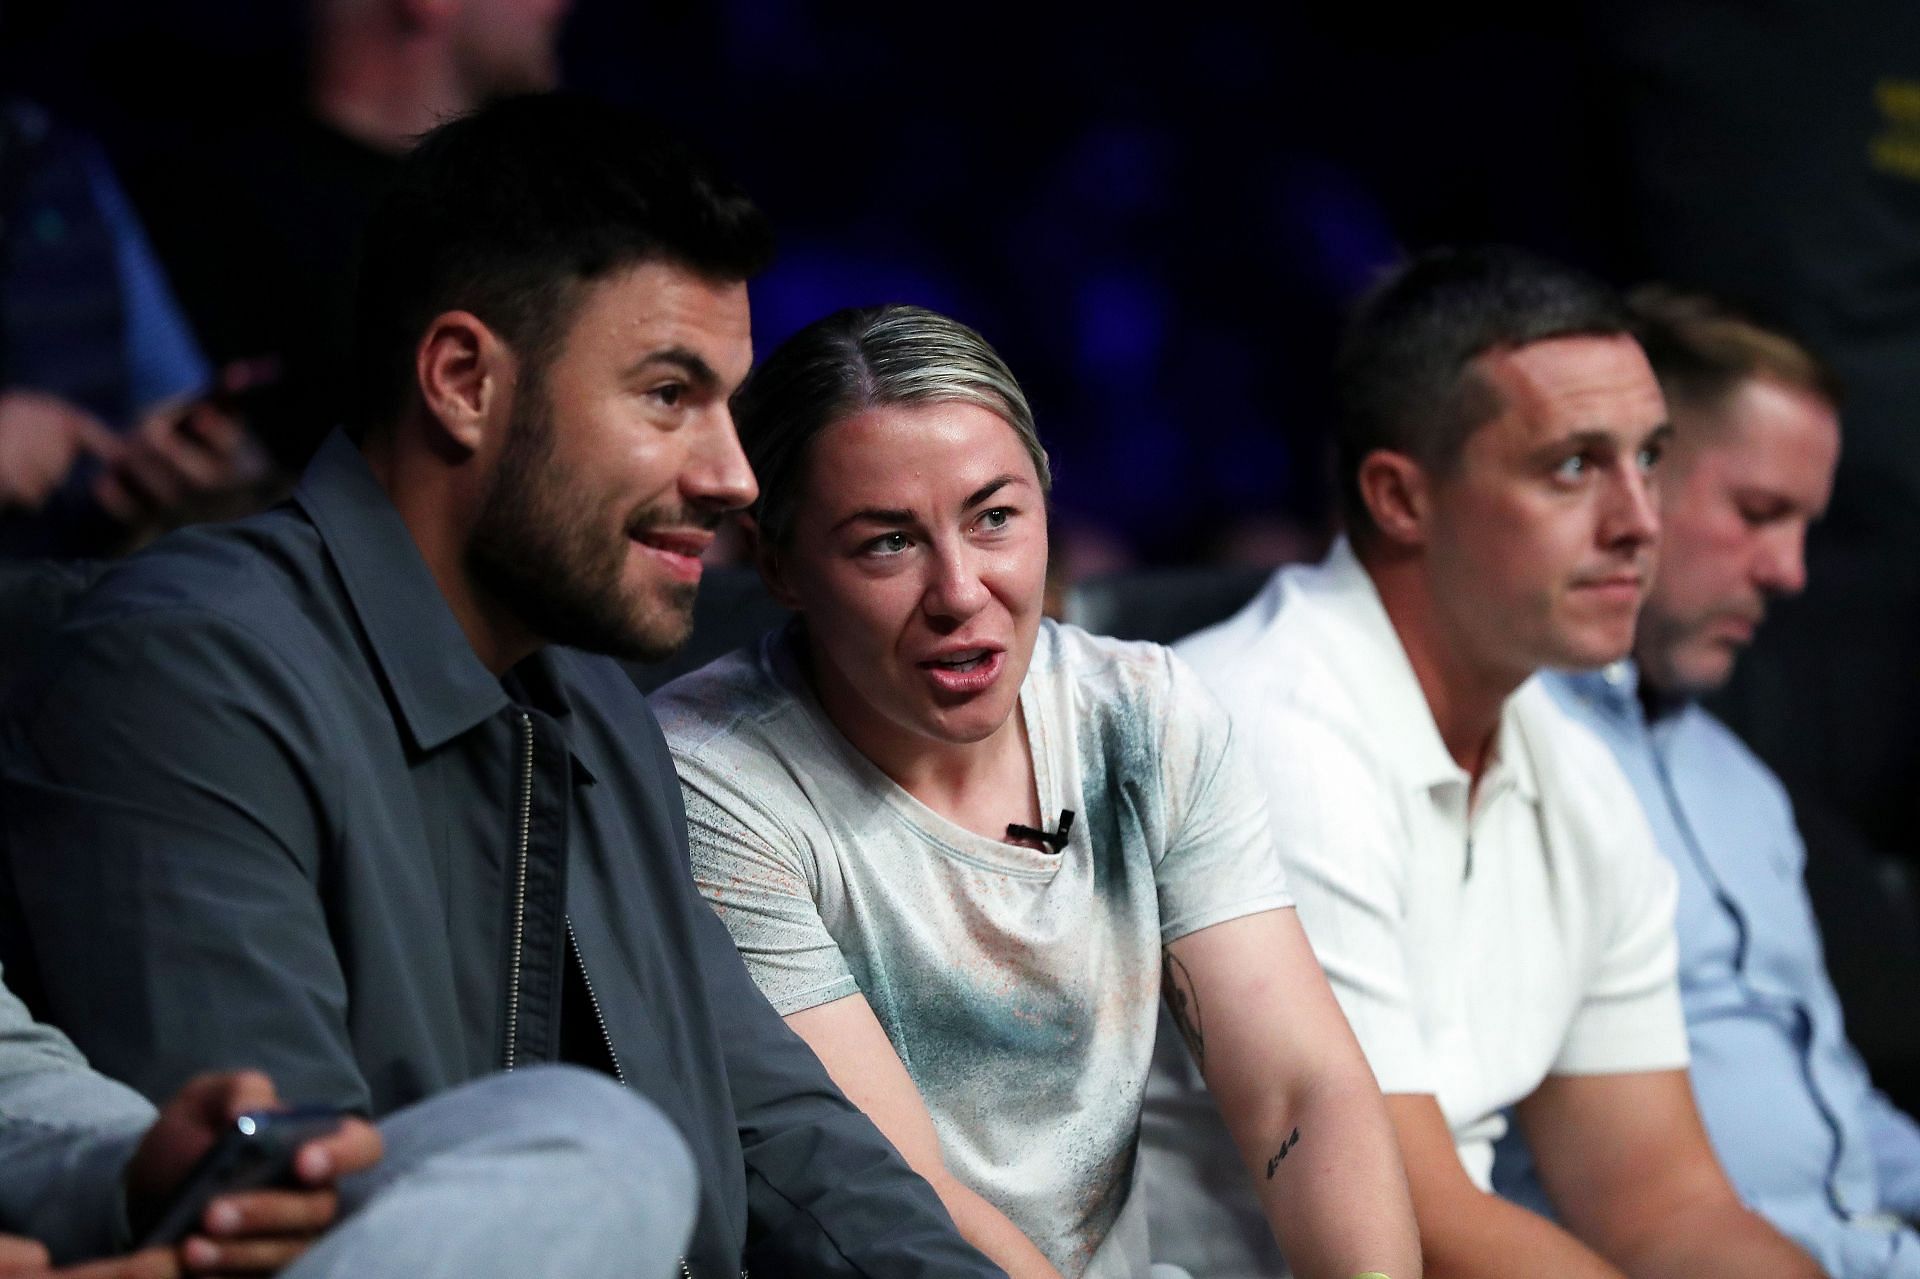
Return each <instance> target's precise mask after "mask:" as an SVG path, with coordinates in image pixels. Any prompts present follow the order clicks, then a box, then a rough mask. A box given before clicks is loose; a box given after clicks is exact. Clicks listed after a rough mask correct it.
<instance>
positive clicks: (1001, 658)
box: [655, 306, 1420, 1279]
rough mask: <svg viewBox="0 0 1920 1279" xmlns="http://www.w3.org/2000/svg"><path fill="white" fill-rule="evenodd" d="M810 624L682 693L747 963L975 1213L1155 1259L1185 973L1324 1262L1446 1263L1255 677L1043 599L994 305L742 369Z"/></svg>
mask: <svg viewBox="0 0 1920 1279" xmlns="http://www.w3.org/2000/svg"><path fill="white" fill-rule="evenodd" d="M735 414H736V418H737V420H738V423H739V427H740V433H741V439H742V443H743V444H744V445H745V448H746V450H747V454H748V457H749V459H750V461H751V462H752V463H753V467H754V470H755V472H756V474H757V476H758V478H759V482H760V486H761V491H760V499H759V502H758V503H757V504H756V505H755V507H754V508H753V518H754V533H755V540H756V544H757V552H756V553H757V559H758V563H759V565H760V569H761V571H762V573H763V575H764V576H765V578H766V580H767V583H768V585H769V586H770V588H771V589H772V591H773V593H774V594H775V596H776V597H777V598H778V599H779V600H780V601H781V602H782V603H784V604H786V605H788V606H789V607H791V608H792V609H793V610H794V612H795V614H796V618H795V620H794V622H793V623H792V624H790V625H789V626H787V627H785V628H783V629H782V630H779V631H776V632H774V633H773V634H771V635H769V636H767V637H766V638H765V639H764V640H763V641H761V642H760V643H759V644H757V645H753V646H750V647H749V648H746V649H743V650H741V651H739V652H737V653H734V654H733V655H731V656H729V657H727V658H723V659H722V660H721V661H719V662H716V663H714V664H713V665H711V666H708V667H706V668H705V669H703V670H700V671H697V672H695V673H693V674H692V675H689V676H686V677H684V678H683V679H681V680H679V681H676V682H675V683H674V684H672V685H669V686H668V688H667V689H666V690H664V691H663V693H662V694H661V695H659V696H658V697H656V699H655V704H656V707H657V710H658V712H659V716H660V719H661V722H662V725H663V726H664V728H665V729H666V732H667V737H668V741H669V743H670V744H671V746H672V748H673V751H674V756H675V762H676V764H677V765H678V767H679V770H680V775H681V780H682V785H683V788H684V790H685V793H686V799H687V813H688V820H689V824H690V827H691V835H692V848H693V858H694V872H695V877H696V879H697V880H698V881H699V884H700V888H701V891H702V892H703V893H704V894H705V895H706V896H707V898H708V900H709V901H710V902H711V903H712V904H713V906H714V908H715V910H716V911H717V912H718V913H719V915H720V917H721V919H722V920H723V921H725V923H726V924H727V926H728V928H729V929H730V930H731V931H732V933H733V936H734V940H735V942H736V944H738V946H739V947H740V950H741V953H742V955H743V956H744V957H745V959H746V962H747V966H748V969H749V970H750V971H751V972H752V973H753V976H754V978H755V980H756V982H758V984H759V985H760V988H761V989H762V991H763V992H765V993H766V994H767V996H768V998H769V999H770V1000H771V1001H772V1002H773V1004H774V1006H775V1008H776V1009H778V1010H779V1011H780V1013H781V1014H782V1015H783V1016H785V1018H786V1019H787V1022H788V1024H789V1025H790V1026H792V1027H793V1029H794V1030H795V1031H796V1032H798V1033H799V1034H800V1035H801V1037H802V1038H804V1039H805V1040H806V1041H807V1042H808V1043H809V1044H810V1045H811V1046H812V1047H813V1049H814V1051H815V1052H816V1053H818V1054H819V1056H820V1059H821V1060H822V1061H823V1062H824V1063H825V1064H826V1067H827V1069H828V1071H829V1072H830V1073H831V1074H832V1076H833V1078H834V1080H835V1082H836V1083H838V1084H839V1085H840V1087H841V1088H843V1089H844V1090H845V1091H846V1093H847V1095H848V1096H849V1097H851V1098H852V1099H853V1101H854V1102H855V1103H856V1104H857V1105H859V1106H860V1107H861V1108H862V1109H863V1110H865V1111H866V1113H867V1114H868V1115H869V1116H871V1117H872V1118H873V1120H874V1122H875V1123H876V1124H878V1125H879V1127H880V1128H881V1129H882V1131H884V1132H885V1133H886V1134H887V1135H888V1137H889V1138H891V1139H892V1141H893V1142H894V1144H895V1145H896V1146H897V1147H898V1148H899V1150H900V1152H901V1153H902V1154H903V1155H904V1156H905V1157H906V1158H907V1160H908V1161H909V1162H910V1163H911V1164H912V1165H913V1166H914V1167H915V1168H916V1169H917V1170H918V1171H919V1172H920V1173H921V1174H922V1175H924V1176H925V1177H926V1178H927V1179H928V1180H929V1181H930V1182H931V1183H932V1184H933V1186H934V1188H935V1189H936V1190H937V1191H938V1192H939V1193H940V1196H941V1198H942V1199H943V1201H944V1202H945V1203H946V1205H947V1208H948V1209H949V1211H951V1213H952V1214H953V1217H954V1220H955V1221H956V1223H957V1224H958V1225H959V1227H960V1229H961V1231H962V1232H963V1233H964V1234H965V1235H966V1236H967V1237H968V1239H970V1240H971V1241H972V1242H973V1243H974V1244H975V1245H976V1246H978V1247H979V1248H981V1249H982V1250H983V1251H985V1252H986V1253H987V1254H988V1255H989V1256H991V1257H992V1258H993V1259H994V1260H996V1261H997V1262H998V1263H999V1264H1001V1265H1002V1266H1003V1267H1005V1268H1006V1270H1007V1271H1008V1273H1009V1274H1011V1275H1014V1276H1016V1277H1019V1279H1026V1277H1027V1276H1054V1275H1067V1276H1073V1277H1076V1279H1077V1277H1078V1276H1081V1275H1098V1276H1145V1275H1146V1273H1147V1271H1148V1269H1149V1261H1150V1246H1149V1242H1148V1240H1147V1237H1146V1225H1145V1216H1146V1214H1145V1209H1144V1205H1143V1204H1142V1203H1141V1201H1140V1196H1138V1195H1135V1194H1133V1180H1134V1178H1133V1169H1134V1155H1135V1146H1136V1144H1137V1140H1138V1128H1139V1116H1140V1103H1141V1096H1142V1092H1143V1089H1144V1087H1145V1082H1146V1078H1147V1067H1148V1060H1149V1058H1150V1056H1151V1055H1152V1051H1153V1045H1154V1034H1155V1026H1156V1020H1157V1018H1156V1010H1157V1008H1158V1006H1159V1004H1160V1002H1161V1000H1162V998H1163V997H1164V1000H1165V1003H1166V1005H1167V1007H1168V1009H1169V1011H1170V1012H1171V1014H1172V1017H1173V1020H1174V1022H1175V1023H1176V1024H1177V1025H1178V1027H1179V1030H1180V1033H1181V1034H1182V1035H1183V1036H1184V1038H1185V1040H1186V1043H1187V1046H1188V1048H1189V1050H1190V1051H1191V1052H1192V1054H1193V1056H1194V1058H1195V1059H1196V1061H1197V1062H1198V1064H1199V1066H1200V1067H1201V1070H1202V1072H1203V1074H1204V1076H1205V1078H1206V1081H1207V1084H1208V1086H1209V1087H1210V1089H1211V1090H1212V1092H1213V1094H1214V1096H1215V1097H1216V1098H1217V1099H1218V1101H1219V1104H1220V1108H1221V1111H1222V1113H1223V1114H1224V1116H1225V1117H1226V1119H1227V1122H1228V1126H1229V1127H1230V1128H1231V1130H1232V1131H1233V1133H1234V1136H1235V1138H1236V1141H1237V1144H1238V1146H1239V1149H1240V1154H1241V1158H1242V1161H1243V1162H1244V1163H1245V1165H1246V1168H1247V1171H1248V1172H1249V1174H1250V1175H1251V1176H1252V1178H1253V1180H1254V1184H1255V1186H1256V1188H1257V1189H1258V1191H1259V1195H1260V1199H1261V1202H1262V1205H1263V1207H1264V1209H1265V1212H1266V1215H1267V1217H1268V1220H1269V1221H1270V1222H1271V1223H1272V1225H1273V1228H1274V1231H1275V1234H1276V1236H1277V1237H1278V1238H1279V1240H1280V1241H1281V1244H1282V1247H1283V1249H1284V1251H1285V1253H1286V1255H1287V1257H1288V1259H1289V1261H1290V1262H1291V1264H1292V1266H1293V1269H1294V1272H1295V1273H1296V1274H1298V1275H1300V1276H1302V1279H1348V1277H1349V1276H1352V1275H1354V1274H1355V1273H1356V1272H1360V1271H1385V1272H1389V1273H1391V1274H1392V1275H1393V1276H1394V1277H1395V1279H1409V1277H1410V1276H1418V1275H1419V1273H1420V1260H1419V1249H1418V1243H1417V1240H1416V1238H1415V1234H1414V1227H1413V1217H1412V1211H1411V1208H1410V1205H1409V1201H1408V1196H1407V1189H1406V1181H1405V1177H1404V1175H1403V1173H1402V1171H1401V1167H1400V1163H1399V1157H1398V1155H1397V1153H1396V1151H1395V1147H1394V1142H1393V1135H1392V1132H1391V1130H1390V1128H1389V1126H1388V1123H1387V1119H1386V1114H1385V1110H1384V1108H1383V1103H1382V1101H1381V1098H1380V1094H1379V1091H1378V1089H1377V1088H1375V1086H1374V1084H1373V1079H1372V1076H1371V1074H1370V1073H1369V1072H1368V1070H1367V1067H1366V1064H1365V1062H1364V1060H1363V1059H1362V1058H1361V1055H1360V1052H1359V1049H1358V1047H1357V1046H1356V1044H1355V1042H1354V1039H1353V1035H1352V1033H1351V1032H1350V1031H1349V1029H1348V1028H1347V1025H1346V1023H1345V1021H1344V1020H1343V1019H1342V1017H1341V1014H1340V1012H1339V1009H1338V1007H1337V1005H1336V1004H1335V1003H1334V1000H1333V997H1332V995H1331V994H1330V993H1329V991H1328V988H1327V984H1326V981H1325V979H1324V977H1323V976H1322V974H1321V972H1320V970H1319V968H1318V966H1317V965H1316V963H1315V962H1314V959H1313V956H1312V954H1311V952H1310V951H1309V950H1308V948H1307V944H1306V941H1305V940H1304V938H1303V936H1302V934H1301V931H1300V928H1299V925H1298V924H1297V922H1296V921H1295V918H1294V912H1293V909H1292V900H1291V898H1290V897H1289V896H1288V894H1287V891H1286V886H1285V882H1284V879H1283V877H1282V875H1281V872H1280V869H1279V864H1278V861H1277V859H1276V857H1275V855H1274V851H1273V847H1272V838H1271V835H1270V833H1269V829H1268V822H1267V815H1266V809H1265V806H1264V801H1263V800H1262V798H1261V796H1260V794H1259V793H1258V790H1257V788H1256V786H1255V785H1254V784H1253V783H1252V780H1251V776H1250V774H1249V773H1248V771H1247V770H1246V767H1245V765H1244V764H1243V762H1242V761H1241V760H1240V758H1239V755H1238V754H1237V751H1236V748H1235V746H1234V744H1233V741H1232V739H1231V734H1230V731H1229V727H1228V720H1227V716H1226V714H1225V712H1224V710H1223V709H1222V708H1221V707H1220V706H1219V705H1218V703H1217V702H1215V701H1214V700H1213V698H1212V697H1211V696H1210V695H1209V694H1207V693H1206V692H1205V690H1204V689H1203V688H1202V686H1201V685H1200V682H1199V681H1198V680H1197V679H1196V678H1195V677H1194V676H1193V674H1192V673H1191V672H1190V671H1188V670H1187V669H1186V668H1185V667H1184V666H1182V665H1181V663H1180V662H1179V661H1178V660H1177V659H1175V658H1174V657H1173V656H1172V654H1171V653H1169V652H1168V651H1167V650H1166V649H1164V648H1162V647H1160V646H1158V645H1152V644H1135V643H1123V642H1120V641H1116V640H1111V639H1105V638H1100V637H1096V636H1092V635H1088V634H1086V633H1085V632H1083V631H1080V630H1078V629H1077V628H1074V627H1071V626H1064V625H1058V624H1056V623H1053V622H1051V621H1048V620H1046V619H1044V618H1043V617H1042V616H1041V602H1042V595H1043V592H1044V588H1045V578H1046V567H1047V491H1048V487H1049V483H1050V478H1049V475H1048V469H1047V458H1046V454H1045V452H1044V451H1043V450H1042V449H1041V447H1040V444H1039V441H1038V439H1037V437H1036V436H1035V433H1034V428H1033V419H1032V415H1031V412H1030V411H1029V409H1028V407H1027V403H1026V400H1025V397H1024V396H1023V395H1022V394H1021V391H1020V389H1019V387H1018V385H1017V384H1016V383H1015V382H1014V379H1013V377H1012V375H1011V374H1010V373H1009V372H1008V371H1007V369H1006V366H1005V365H1004V363H1002V362H1001V360H1000V358H999V357H998V355H996V354H995V353H994V352H993V350H992V348H990V347H989V346H988V345H987V344H986V342H985V341H983V340H982V339H981V338H980V337H979V335H977V334H975V333H974V332H973V331H972V330H970V329H968V328H966V327H965V326H963V325H961V324H959V323H957V322H955V321H953V320H950V319H947V318H946V317H944V316H940V315H937V314H934V313H933V312H930V311H925V310H921V309H919V308H915V307H904V306H895V307H885V308H879V309H876V310H868V311H846V312H840V313H838V314H836V315H833V316H830V317H828V318H827V319H824V320H822V321H819V322H818V323H816V324H814V325H812V326H810V327H809V328H807V329H804V330H802V331H801V332H800V333H799V334H797V335H795V336H794V337H793V338H792V339H790V340H789V341H788V342H787V343H786V344H784V345H783V346H782V347H781V348H780V349H779V350H778V351H776V352H775V353H774V354H773V355H772V356H771V357H770V358H769V359H768V360H767V362H766V363H765V365H764V366H762V367H761V368H760V369H759V370H758V371H757V372H756V373H755V374H754V375H753V376H752V378H751V379H750V380H749V381H748V383H747V385H746V386H745V387H744V388H743V389H742V391H741V393H740V395H739V396H738V397H737V399H736V403H735Z"/></svg>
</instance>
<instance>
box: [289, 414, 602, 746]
mask: <svg viewBox="0 0 1920 1279" xmlns="http://www.w3.org/2000/svg"><path fill="white" fill-rule="evenodd" d="M293 500H294V502H295V503H296V504H297V505H298V506H299V507H300V509H301V510H302V511H304V512H305V513H306V515H307V518H308V519H310V520H312V521H313V525H314V527H315V528H316V529H318V530H319V533H320V540H321V541H322V542H323V543H324V544H325V545H326V548H327V553H328V555H329V556H330V557H331V558H332V560H333V563H334V567H335V568H337V569H338V570H339V573H340V580H341V582H342V583H343V584H344V585H345V588H346V594H347V600H348V602H349V604H350V605H351V607H352V609H353V612H354V615H355V616H356V617H357V618H358V619H359V622H360V625H361V627H362V628H363V629H364V630H365V632H366V635H367V642H368V644H369V646H370V647H371V648H372V650H373V656H374V662H375V663H376V665H378V667H379V668H380V674H381V677H382V679H383V680H384V681H385V683H386V685H387V687H388V688H389V689H390V690H391V695H392V697H393V700H394V703H395V704H396V705H397V706H398V708H399V713H400V719H401V721H402V722H403V723H404V725H405V726H406V729H407V732H408V734H409V735H410V736H411V737H412V738H413V743H414V745H415V747H417V748H418V749H420V750H423V751H430V750H433V749H435V748H436V747H439V746H442V745H444V744H446V743H447V742H449V741H451V740H452V739H453V738H455V737H458V736H459V735H460V734H461V733H464V732H466V731H467V730H468V729H471V728H473V727H474V726H476V725H478V724H480V723H482V722H484V721H485V720H487V719H490V718H491V717H493V716H494V715H497V714H499V713H500V711H501V710H503V709H505V707H506V706H507V704H508V702H507V694H506V690H505V689H503V688H502V687H501V684H500V681H499V680H498V679H497V678H496V677H495V676H494V674H493V672H491V671H489V670H488V669H487V668H486V666H485V665H484V664H483V663H482V662H481V661H480V658H479V655H478V654H476V653H475V652H474V651H473V645H472V644H470V643H468V641H467V635H466V632H465V631H463V630H461V629H460V623H459V621H458V620H457V619H456V618H455V617H454V615H453V610H452V609H451V608H450V607H448V605H447V601H446V597H445V596H443V595H442V594H441V593H440V585H439V583H438V582H436V581H435V580H434V577H433V573H432V571H431V570H429V569H428V567H427V562H426V560H425V559H424V558H422V556H421V554H420V548H419V546H417V545H416V544H415V543H414V540H413V534H412V533H411V532H410V531H409V530H408V529H407V526H406V524H405V522H404V521H402V520H401V518H400V512H399V511H397V510H395V509H394V506H393V502H392V501H391V500H390V499H389V498H388V497H387V492H386V490H385V489H383V488H382V487H381V486H380V482H379V481H378V480H376V479H375V478H374V475H373V471H372V469H371V468H369V467H368V466H367V463H366V459H365V458H363V457H362V456H361V455H360V450H359V449H358V448H356V447H355V446H354V444H353V443H352V442H351V441H350V440H348V439H347V437H346V436H345V435H344V434H343V433H341V432H339V431H335V432H334V433H333V434H332V435H330V436H328V437H327V440H326V442H325V443H323V444H322V445H321V446H320V451H319V452H318V453H317V454H315V456H314V459H313V462H312V463H311V464H310V465H309V466H308V467H307V470H306V473H305V474H304V475H302V476H301V477H300V483H299V485H298V487H296V488H295V489H294V493H293ZM536 658H537V659H538V661H536ZM516 669H517V670H518V671H519V672H520V674H521V676H522V680H523V682H524V683H526V685H527V686H528V693H529V696H530V697H532V698H538V697H540V696H541V695H542V694H544V693H548V692H549V691H551V690H557V688H558V685H559V681H558V680H555V679H553V678H551V673H550V671H549V670H548V668H547V659H546V655H545V654H536V657H535V658H529V659H528V660H527V661H526V662H523V663H522V664H521V666H520V667H518V668H516ZM536 669H537V670H538V671H540V672H541V673H542V674H541V675H535V674H534V671H535V670H536ZM543 676H544V678H543ZM536 685H540V687H536ZM564 704H565V703H564V699H563V700H562V706H564Z"/></svg>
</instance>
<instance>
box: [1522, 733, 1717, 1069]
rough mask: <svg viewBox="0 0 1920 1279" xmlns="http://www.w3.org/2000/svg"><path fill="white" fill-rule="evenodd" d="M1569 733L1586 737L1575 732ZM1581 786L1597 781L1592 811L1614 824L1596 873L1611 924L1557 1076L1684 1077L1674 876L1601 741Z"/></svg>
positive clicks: (1583, 745) (1601, 834)
mask: <svg viewBox="0 0 1920 1279" xmlns="http://www.w3.org/2000/svg"><path fill="white" fill-rule="evenodd" d="M1568 728H1569V731H1570V732H1572V733H1575V734H1577V735H1581V736H1585V735H1586V734H1587V730H1586V729H1585V728H1583V727H1581V726H1579V725H1577V724H1573V723H1571V722H1569V724H1568ZM1579 748H1580V750H1581V754H1582V758H1581V759H1580V760H1579V762H1578V764H1577V766H1576V767H1577V771H1576V772H1575V773H1574V775H1576V776H1580V777H1584V778H1587V779H1589V780H1590V783H1591V785H1592V787H1593V792H1594V793H1593V795H1592V796H1591V797H1590V798H1591V800H1592V803H1593V805H1594V807H1593V808H1592V810H1591V811H1593V812H1595V813H1603V814H1606V815H1607V818H1608V820H1607V824H1606V825H1605V826H1604V827H1600V828H1598V829H1597V830H1596V834H1595V837H1596V838H1602V839H1605V840H1607V841H1608V843H1609V845H1610V846H1609V847H1607V848H1605V849H1603V850H1601V851H1600V852H1599V853H1598V854H1597V856H1596V857H1595V858H1594V864H1595V865H1598V866H1604V867H1606V868H1608V870H1609V871H1610V872H1611V874H1610V875H1609V877H1608V881H1607V882H1608V883H1609V885H1610V886H1611V887H1612V888H1613V890H1614V892H1613V895H1612V905H1613V910H1612V918H1611V920H1610V921H1609V922H1608V924H1607V934H1606V939H1605V941H1604V942H1603V943H1602V947H1601V950H1600V954H1599V956H1598V959H1597V962H1596V963H1595V966H1594V969H1593V971H1592V973H1591V975H1590V976H1589V977H1588V979H1587V985H1586V990H1585V993H1584V994H1583V995H1582V997H1581V1000H1580V1005H1579V1007H1578V1008H1577V1009H1576V1010H1575V1012H1574V1016H1573V1019H1572V1022H1571V1023H1570V1024H1569V1025H1568V1027H1567V1034H1566V1037H1565V1039H1563V1040H1562V1041H1561V1046H1560V1053H1559V1056H1558V1057H1556V1058H1555V1059H1554V1063H1553V1067H1552V1071H1551V1073H1553V1074H1556V1075H1601V1074H1616V1073H1625V1072H1633V1071H1646V1070H1678V1069H1681V1068H1683V1067H1684V1066H1685V1065H1686V1064H1687V1028H1686V1022H1685V1019H1684V1016H1683V1015H1682V1013H1681V1008H1680V987H1679V978H1678V975H1677V973H1678V962H1679V947H1678V943H1677V941H1676V940H1675V936H1674V930H1673V912H1674V905H1675V901H1676V899H1677V897H1678V894H1679V886H1678V881H1677V880H1676V879H1675V878H1674V872H1673V867H1672V865H1670V864H1669V863H1668V861H1667V860H1666V858H1665V857H1663V856H1662V855H1661V853H1660V851H1659V849H1658V847H1657V846H1656V845H1655V844H1654V839H1653V831H1652V829H1651V828H1650V827H1649V826H1648V825H1647V819H1646V816H1645V814H1644V813H1643V812H1642V811H1641V808H1640V801H1639V799H1638V798H1637V797H1636V796H1635V795H1634V793H1633V788H1632V786H1631V785H1630V784H1629V783H1628V781H1627V779H1626V777H1625V776H1624V775H1623V774H1622V773H1621V772H1620V768H1619V765H1618V764H1616V763H1615V762H1614V759H1613V757H1612V755H1611V754H1610V753H1609V752H1608V751H1607V748H1606V747H1605V746H1603V745H1602V744H1601V743H1600V742H1599V741H1598V740H1595V739H1592V738H1590V737H1588V738H1587V740H1585V741H1582V742H1580V743H1579Z"/></svg>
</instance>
